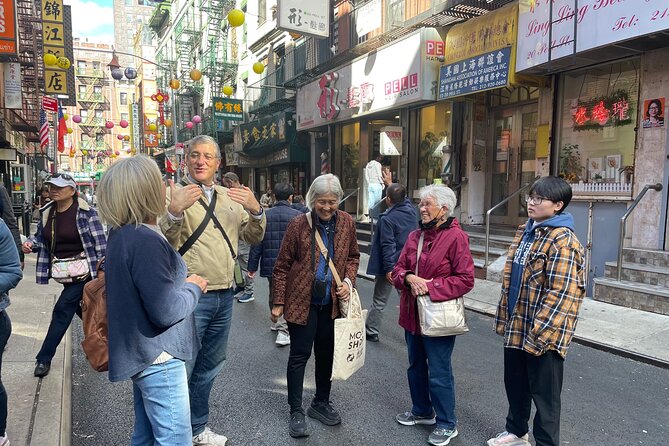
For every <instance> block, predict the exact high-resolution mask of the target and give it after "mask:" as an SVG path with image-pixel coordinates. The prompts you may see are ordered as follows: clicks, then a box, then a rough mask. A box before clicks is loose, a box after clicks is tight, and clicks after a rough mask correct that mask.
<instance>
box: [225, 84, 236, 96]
mask: <svg viewBox="0 0 669 446" xmlns="http://www.w3.org/2000/svg"><path fill="white" fill-rule="evenodd" d="M232 93H234V90H233V89H232V87H231V86H229V85H226V86H225V87H223V94H224V95H226V96H232Z"/></svg>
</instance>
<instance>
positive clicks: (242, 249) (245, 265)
mask: <svg viewBox="0 0 669 446" xmlns="http://www.w3.org/2000/svg"><path fill="white" fill-rule="evenodd" d="M237 249H238V250H239V252H238V253H237V261H238V262H239V266H240V268H241V269H242V276H244V283H245V285H244V292H245V293H247V294H253V279H251V278H250V277H249V253H250V252H251V245H249V244H248V243H246V242H245V241H244V240H240V241H239V247H238V248H237Z"/></svg>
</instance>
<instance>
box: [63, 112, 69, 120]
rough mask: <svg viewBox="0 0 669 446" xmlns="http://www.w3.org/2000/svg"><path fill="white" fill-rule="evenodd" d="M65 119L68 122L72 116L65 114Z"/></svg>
mask: <svg viewBox="0 0 669 446" xmlns="http://www.w3.org/2000/svg"><path fill="white" fill-rule="evenodd" d="M63 119H64V120H66V121H67V120H68V119H70V115H68V114H67V113H63Z"/></svg>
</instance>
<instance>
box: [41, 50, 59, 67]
mask: <svg viewBox="0 0 669 446" xmlns="http://www.w3.org/2000/svg"><path fill="white" fill-rule="evenodd" d="M43 60H44V65H47V66H53V65H56V64H57V63H58V58H57V57H56V56H54V55H53V54H51V53H49V54H45V55H44V57H43Z"/></svg>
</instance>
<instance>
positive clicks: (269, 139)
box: [233, 113, 292, 151]
mask: <svg viewBox="0 0 669 446" xmlns="http://www.w3.org/2000/svg"><path fill="white" fill-rule="evenodd" d="M290 116H291V115H289V114H288V115H287V114H286V113H276V114H274V115H271V116H267V117H264V118H260V119H257V120H255V121H251V122H249V123H248V124H240V125H239V126H237V127H235V133H234V135H233V136H234V139H235V150H237V151H242V150H243V151H253V150H254V149H261V148H266V147H273V146H277V145H280V144H285V143H286V140H287V130H289V129H288V127H289V126H288V121H289V120H290ZM291 122H292V121H291ZM290 130H291V134H292V129H290Z"/></svg>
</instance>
